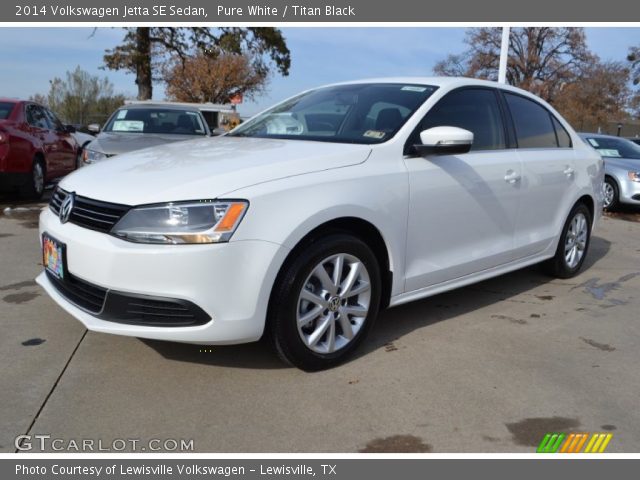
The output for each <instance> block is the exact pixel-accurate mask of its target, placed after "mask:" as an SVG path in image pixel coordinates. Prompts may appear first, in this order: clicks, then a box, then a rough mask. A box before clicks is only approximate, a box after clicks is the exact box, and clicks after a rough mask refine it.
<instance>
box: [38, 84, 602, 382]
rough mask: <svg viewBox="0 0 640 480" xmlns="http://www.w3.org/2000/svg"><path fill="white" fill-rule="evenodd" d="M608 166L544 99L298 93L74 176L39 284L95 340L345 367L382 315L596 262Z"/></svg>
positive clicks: (48, 226) (45, 221)
mask: <svg viewBox="0 0 640 480" xmlns="http://www.w3.org/2000/svg"><path fill="white" fill-rule="evenodd" d="M602 183H603V162H602V159H601V158H600V156H599V155H598V153H597V152H596V151H594V150H593V149H592V148H590V147H588V146H587V145H585V144H584V142H582V141H581V140H580V138H579V137H578V136H577V135H576V133H575V132H574V131H573V130H572V128H571V127H570V126H569V125H568V124H567V122H566V121H565V120H563V119H562V118H561V117H560V115H558V113H557V112H555V111H554V110H553V108H551V107H550V106H549V105H547V104H546V103H544V102H543V101H541V100H540V99H539V98H537V97H535V96H533V95H531V94H529V93H527V92H525V91H522V90H519V89H516V88H512V87H508V86H504V85H499V84H496V83H492V82H485V81H477V80H470V79H456V78H392V79H379V80H366V81H359V82H352V83H342V84H337V85H331V86H328V87H323V88H318V89H315V90H310V91H307V92H304V93H302V94H300V95H298V96H296V97H293V98H290V99H288V100H286V101H284V102H282V103H280V104H278V105H276V106H275V107H273V108H271V109H269V110H267V111H265V112H263V113H261V114H259V115H257V116H256V117H254V118H252V119H251V120H249V121H247V122H246V123H245V124H243V125H241V126H239V127H238V128H236V129H235V130H233V131H232V132H231V133H229V134H228V135H225V136H223V137H218V138H203V139H198V140H193V141H188V142H183V143H176V144H171V145H164V146H162V147H156V148H151V149H145V150H140V151H138V152H134V153H130V154H125V155H122V156H119V157H117V158H115V159H113V160H111V161H109V162H104V163H101V164H96V165H92V166H91V167H90V168H85V169H82V170H80V171H78V172H76V173H74V174H72V175H70V176H68V177H66V178H65V179H64V180H63V181H62V182H61V183H60V185H59V186H58V188H57V190H56V191H55V193H54V195H53V198H52V200H51V203H50V206H49V208H48V209H46V210H45V211H43V212H42V215H41V217H40V233H41V239H42V245H43V255H44V257H43V258H44V265H45V271H44V272H43V273H42V274H41V275H40V276H39V277H38V282H39V283H40V285H42V286H43V287H44V289H45V290H46V291H47V292H48V294H49V295H50V296H51V297H52V298H53V299H54V300H55V301H56V302H57V303H58V304H59V305H61V306H62V307H63V308H64V309H65V310H66V311H67V312H69V313H70V314H71V315H73V316H74V317H76V318H77V319H79V320H80V321H81V322H82V323H84V325H86V327H87V328H88V329H90V330H94V331H99V332H107V333H114V334H120V335H131V336H136V337H143V338H152V339H160V340H171V341H178V342H188V343H198V344H233V343H241V342H251V341H255V340H258V339H259V338H261V337H262V336H263V335H264V334H265V333H269V338H270V339H271V341H272V342H273V344H274V345H275V347H276V349H277V351H278V352H279V354H280V355H281V356H282V358H283V359H285V360H286V361H288V362H290V363H291V364H293V365H296V366H298V367H300V368H303V369H307V370H315V369H321V368H326V367H329V366H332V365H335V364H336V363H338V362H340V361H342V360H343V359H344V358H345V357H347V356H348V355H349V354H350V353H352V352H353V351H354V350H355V349H356V347H357V346H358V345H359V344H360V343H361V342H362V340H363V338H364V337H365V335H366V333H367V332H368V331H369V330H370V329H371V327H372V325H373V323H374V320H375V319H376V316H377V315H378V311H379V310H380V309H381V308H385V307H390V306H391V307H392V306H396V305H400V304H403V303H406V302H409V301H412V300H416V299H419V298H424V297H427V296H430V295H434V294H437V293H440V292H443V291H446V290H450V289H453V288H457V287H460V286H462V285H467V284H470V283H473V282H477V281H480V280H484V279H486V278H489V277H493V276H496V275H500V274H503V273H505V272H508V271H511V270H515V269H518V268H522V267H525V266H527V265H531V264H534V263H538V262H542V261H545V265H546V267H547V269H548V271H549V272H550V273H552V274H553V275H556V276H558V277H562V278H567V277H571V276H573V275H575V274H576V273H577V272H578V271H579V270H580V267H581V266H582V263H583V261H584V259H585V255H586V253H587V250H588V247H589V238H590V235H591V229H592V227H593V225H594V224H595V222H596V220H597V219H598V217H599V216H600V211H601V208H602Z"/></svg>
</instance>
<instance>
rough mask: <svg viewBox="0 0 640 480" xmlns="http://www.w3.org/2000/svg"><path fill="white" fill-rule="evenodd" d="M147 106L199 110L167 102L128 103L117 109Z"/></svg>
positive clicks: (164, 108) (190, 110)
mask: <svg viewBox="0 0 640 480" xmlns="http://www.w3.org/2000/svg"><path fill="white" fill-rule="evenodd" d="M148 108H160V109H163V110H185V111H189V112H198V111H199V110H198V109H197V108H195V107H189V106H183V105H171V104H167V103H153V102H149V103H129V104H126V105H122V106H121V107H119V108H118V110H122V109H125V110H145V109H148Z"/></svg>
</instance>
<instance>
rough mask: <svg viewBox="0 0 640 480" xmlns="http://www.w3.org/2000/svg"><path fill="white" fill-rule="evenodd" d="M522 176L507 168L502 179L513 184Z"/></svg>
mask: <svg viewBox="0 0 640 480" xmlns="http://www.w3.org/2000/svg"><path fill="white" fill-rule="evenodd" d="M521 178H522V177H521V176H520V175H519V174H518V173H517V172H514V171H513V170H507V174H506V175H505V176H504V181H505V182H507V183H510V184H512V185H513V184H514V183H517V182H519V181H520V179H521Z"/></svg>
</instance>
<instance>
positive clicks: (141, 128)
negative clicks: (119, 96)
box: [82, 103, 211, 164]
mask: <svg viewBox="0 0 640 480" xmlns="http://www.w3.org/2000/svg"><path fill="white" fill-rule="evenodd" d="M90 127H91V128H92V130H94V131H99V130H100V128H99V126H98V125H92V126H90ZM209 135H211V132H210V131H209V127H208V126H207V122H205V119H204V117H203V116H202V113H201V112H200V111H199V110H198V109H197V108H195V107H184V106H175V105H156V104H153V103H144V104H142V103H140V104H131V105H125V106H124V107H121V108H119V109H118V110H116V111H115V112H114V113H113V115H111V117H110V118H109V120H107V123H106V125H105V127H104V129H102V131H100V133H99V134H98V136H97V137H96V139H95V140H94V141H93V142H91V143H90V144H89V145H87V146H86V147H85V149H84V153H83V157H82V158H83V161H84V163H87V164H89V163H95V162H97V161H100V160H104V159H105V158H109V157H113V156H114V155H119V154H121V153H127V152H132V151H134V150H140V149H142V148H147V147H153V146H157V145H164V144H167V143H173V142H179V141H183V140H189V139H193V138H198V137H205V136H209Z"/></svg>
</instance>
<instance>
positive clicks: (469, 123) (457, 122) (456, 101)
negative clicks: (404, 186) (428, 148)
mask: <svg viewBox="0 0 640 480" xmlns="http://www.w3.org/2000/svg"><path fill="white" fill-rule="evenodd" d="M433 127H459V128H464V129H465V130H469V131H470V132H472V133H473V144H472V146H471V150H498V149H503V148H505V147H506V145H505V134H504V125H503V123H502V115H501V113H500V107H499V106H498V101H497V99H496V94H495V92H494V91H493V90H490V89H486V88H465V89H463V90H456V91H453V92H451V93H449V94H448V95H446V96H445V97H444V98H443V99H442V100H440V101H439V102H438V103H437V104H436V105H435V106H434V107H433V108H432V109H431V110H429V113H427V115H426V116H425V117H424V119H423V120H422V123H421V124H420V127H419V131H418V132H417V133H418V134H419V132H420V131H422V130H427V129H429V128H433ZM416 140H417V139H416Z"/></svg>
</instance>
